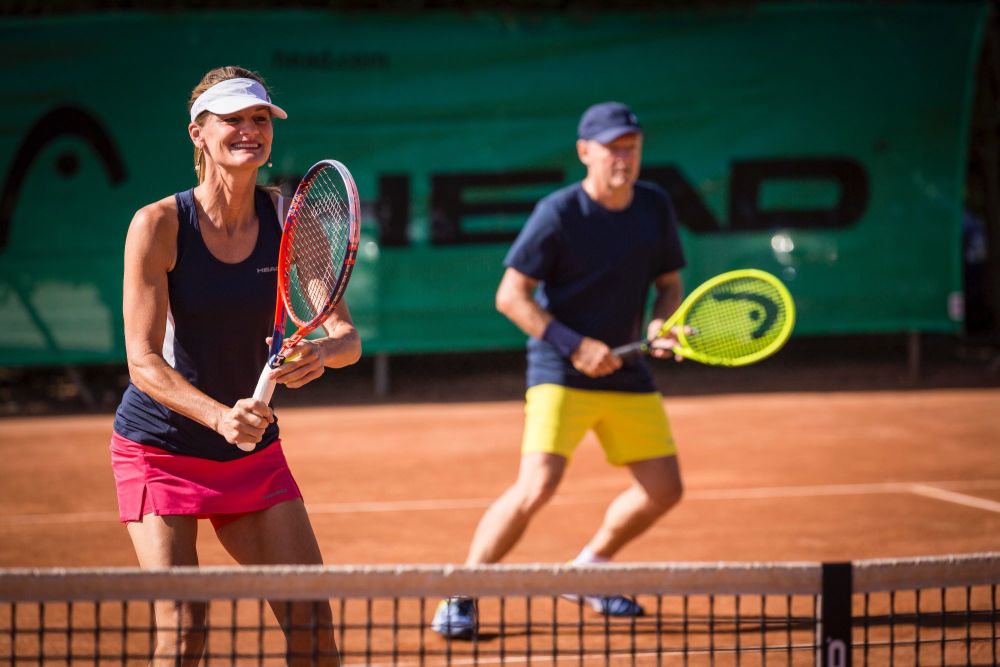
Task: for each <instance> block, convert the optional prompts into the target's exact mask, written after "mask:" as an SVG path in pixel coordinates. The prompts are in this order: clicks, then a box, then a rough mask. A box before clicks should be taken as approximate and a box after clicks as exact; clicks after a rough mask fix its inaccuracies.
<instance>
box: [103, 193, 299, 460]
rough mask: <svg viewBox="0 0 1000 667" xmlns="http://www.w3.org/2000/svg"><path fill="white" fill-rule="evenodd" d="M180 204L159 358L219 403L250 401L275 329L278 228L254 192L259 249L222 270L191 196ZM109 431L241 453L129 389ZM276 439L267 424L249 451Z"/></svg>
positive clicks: (222, 455)
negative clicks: (256, 442)
mask: <svg viewBox="0 0 1000 667" xmlns="http://www.w3.org/2000/svg"><path fill="white" fill-rule="evenodd" d="M174 198H175V199H176V201H177V217H178V222H179V223H180V224H179V225H178V230H177V261H176V264H175V266H174V268H173V270H172V271H170V273H168V274H167V285H168V291H169V295H170V312H169V313H168V315H167V330H166V335H165V336H164V341H163V357H164V359H166V361H167V363H168V364H170V366H172V367H173V368H174V369H175V370H177V372H179V373H180V374H181V375H182V376H184V379H186V380H187V381H188V382H190V383H191V384H192V385H194V386H195V387H197V388H198V389H200V390H201V391H203V392H204V393H206V394H208V395H209V396H211V397H212V398H214V399H215V400H217V401H219V402H220V403H223V404H224V405H233V404H234V403H236V401H237V400H239V399H241V398H247V397H249V396H252V395H253V390H254V387H255V386H256V385H257V378H258V377H259V376H260V371H261V369H262V368H264V364H265V362H266V361H267V345H266V344H265V342H264V339H265V338H266V337H267V336H269V335H271V330H272V328H273V325H274V299H275V293H276V289H277V280H278V266H277V265H278V248H279V246H280V244H281V226H280V224H279V223H278V216H277V214H276V213H275V210H274V205H273V203H272V201H271V198H270V196H269V195H268V194H267V193H266V192H264V191H262V190H259V189H258V190H257V191H256V192H255V193H254V206H255V208H256V211H257V219H258V221H259V223H258V229H257V243H256V245H255V246H254V249H253V252H251V253H250V256H249V257H247V258H246V259H245V260H243V261H242V262H239V263H236V264H227V263H225V262H222V261H220V260H218V259H216V258H215V256H213V255H212V253H211V252H209V250H208V247H207V246H206V245H205V241H204V239H202V236H201V229H200V227H199V225H198V212H197V208H196V207H195V202H194V192H193V190H188V191H186V192H180V193H178V194H176V195H174ZM114 430H115V432H116V433H118V434H119V435H121V436H123V437H125V438H128V439H129V440H132V441H135V442H139V443H142V444H144V445H153V446H156V447H162V448H163V449H165V450H167V451H170V452H174V453H176V454H184V455H187V456H196V457H199V458H205V459H212V460H215V461H229V460H232V459H237V458H240V457H243V456H250V455H252V454H253V452H249V453H248V452H244V451H242V450H241V449H240V448H239V447H237V446H236V445H232V444H230V443H228V442H226V440H225V438H223V437H222V436H221V435H219V434H218V433H216V432H215V431H213V430H211V429H209V428H206V427H204V426H202V425H201V424H199V423H198V422H196V421H194V420H193V419H189V418H188V417H185V416H184V415H181V414H178V413H177V412H174V411H173V410H170V409H169V408H167V407H166V406H164V405H162V404H161V403H159V402H158V401H156V400H154V399H153V398H151V397H150V396H149V395H147V394H146V393H144V392H143V391H141V390H140V389H139V388H138V387H136V386H135V385H134V384H131V383H129V386H128V388H127V389H126V390H125V393H124V395H123V397H122V401H121V404H120V405H119V406H118V410H117V412H116V413H115V422H114ZM277 438H278V422H277V420H275V422H274V423H273V424H271V425H270V426H268V428H267V430H266V431H265V432H264V436H263V438H262V439H261V441H260V443H259V444H258V445H257V448H256V449H255V450H254V451H260V450H261V449H263V448H264V447H267V446H268V445H270V444H271V443H273V442H274V441H275V440H276V439H277Z"/></svg>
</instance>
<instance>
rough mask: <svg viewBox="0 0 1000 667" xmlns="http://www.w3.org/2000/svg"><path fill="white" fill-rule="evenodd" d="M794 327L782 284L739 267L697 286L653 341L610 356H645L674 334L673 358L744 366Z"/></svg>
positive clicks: (774, 347)
mask: <svg viewBox="0 0 1000 667" xmlns="http://www.w3.org/2000/svg"><path fill="white" fill-rule="evenodd" d="M794 326H795V302H794V301H792V295H791V294H789V292H788V289H787V288H786V287H785V286H784V285H783V284H782V283H781V281H780V280H778V279H777V278H775V277H774V276H772V275H771V274H770V273H767V272H766V271H759V270H757V269H740V270H737V271H727V272H726V273H722V274H719V275H717V276H715V277H714V278H711V279H710V280H707V281H706V282H704V283H702V284H701V285H699V286H698V287H697V289H695V290H694V291H693V292H691V294H689V295H688V296H687V298H686V299H684V303H682V304H681V306H680V308H678V309H677V311H676V312H674V314H673V315H671V316H670V317H669V318H668V319H667V321H666V322H664V323H663V326H662V327H660V330H659V332H657V334H656V336H654V337H653V338H652V339H646V340H640V341H637V342H635V343H629V344H628V345H623V346H621V347H617V348H615V349H613V350H612V352H613V353H614V354H616V355H618V356H623V355H626V354H629V353H632V352H639V351H641V352H648V351H649V350H650V348H651V346H652V342H653V341H654V340H656V339H657V338H662V337H664V336H666V335H667V334H669V333H670V332H671V331H673V332H674V336H675V338H676V339H677V345H675V346H674V347H673V352H674V354H677V355H680V356H682V357H684V358H685V359H691V360H693V361H697V362H700V363H703V364H711V365H713V366H746V365H747V364H752V363H755V362H758V361H760V360H761V359H765V358H767V357H769V356H771V355H772V354H774V353H775V352H777V351H778V350H780V349H781V346H782V345H784V344H785V341H787V340H788V337H789V336H791V335H792V328H793V327H794Z"/></svg>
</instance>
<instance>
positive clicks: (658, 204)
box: [432, 102, 684, 638]
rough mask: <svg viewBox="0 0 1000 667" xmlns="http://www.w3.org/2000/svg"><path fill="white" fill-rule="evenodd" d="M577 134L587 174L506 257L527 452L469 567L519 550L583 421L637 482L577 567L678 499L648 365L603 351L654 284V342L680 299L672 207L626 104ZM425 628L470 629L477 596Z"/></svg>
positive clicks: (607, 609)
mask: <svg viewBox="0 0 1000 667" xmlns="http://www.w3.org/2000/svg"><path fill="white" fill-rule="evenodd" d="M578 136H579V139H578V140H577V142H576V150H577V155H578V157H579V159H580V161H581V162H582V163H583V165H584V166H585V167H586V170H587V173H586V177H585V178H584V179H583V181H582V182H580V183H575V184H573V185H570V186H568V187H565V188H563V189H561V190H558V191H556V192H554V193H552V194H550V195H549V196H547V197H545V198H544V199H542V200H541V201H540V202H539V203H538V205H537V206H536V207H535V210H534V212H533V213H532V215H531V217H530V218H529V220H528V222H527V224H526V225H525V227H524V229H523V230H522V231H521V233H520V234H519V236H518V237H517V239H516V240H515V241H514V244H513V246H512V247H511V249H510V251H509V253H508V254H507V257H506V259H505V260H504V264H505V266H506V271H505V273H504V275H503V278H502V279H501V282H500V286H499V288H498V290H497V295H496V306H497V309H498V310H499V311H500V312H501V313H503V314H504V315H506V316H507V317H508V318H509V319H510V320H511V321H512V322H514V323H515V324H516V325H517V326H518V327H520V328H521V329H522V330H523V331H524V332H525V333H527V334H528V335H529V336H530V339H529V341H528V373H527V384H528V390H527V394H526V406H525V415H526V418H525V427H524V438H523V442H522V449H521V453H522V458H521V464H520V471H519V473H518V477H517V480H516V481H515V482H514V484H513V485H512V486H511V487H510V488H508V489H507V490H506V491H505V492H504V493H503V494H502V495H501V496H500V498H498V499H497V500H496V501H495V502H494V503H493V505H492V506H490V508H489V509H488V510H487V511H486V513H485V514H484V515H483V517H482V519H481V520H480V522H479V526H478V527H477V528H476V532H475V535H474V536H473V538H472V544H471V546H470V548H469V553H468V557H467V559H466V564H467V565H470V566H471V565H478V564H482V563H494V562H497V561H499V560H500V559H501V558H503V556H504V555H505V554H506V553H507V552H509V551H510V550H511V549H512V548H513V547H514V545H515V544H516V543H517V541H518V539H519V538H520V537H521V535H522V534H523V533H524V530H525V529H526V528H527V526H528V523H529V521H530V520H531V518H532V517H533V516H534V515H535V513H536V512H537V511H538V510H539V509H541V507H542V506H543V505H544V504H545V503H546V502H547V501H548V500H549V499H550V498H551V497H552V495H553V493H554V492H555V490H556V487H557V486H558V485H559V482H560V480H561V479H562V476H563V472H564V471H565V469H566V466H567V463H568V461H569V458H570V456H571V455H572V454H573V451H574V449H575V448H576V446H577V445H578V443H579V441H580V440H581V439H582V438H583V436H584V434H585V433H586V432H587V431H588V430H589V429H593V430H594V431H595V433H596V434H597V437H598V439H599V440H600V442H601V445H602V447H603V448H604V451H605V456H606V458H607V460H608V461H609V462H610V463H611V464H612V465H618V466H626V467H628V469H629V471H630V472H631V474H632V478H633V483H632V485H631V486H630V487H629V488H628V489H627V490H625V491H624V492H623V493H622V494H621V495H619V496H618V497H617V498H616V499H615V500H614V501H613V502H612V503H611V505H610V507H608V509H607V512H606V514H605V516H604V520H603V523H602V524H601V526H600V528H599V529H598V530H597V532H596V534H595V535H594V536H593V537H592V538H591V540H590V541H589V542H588V543H587V545H586V546H584V548H583V550H582V551H581V552H580V554H579V555H578V556H577V557H576V559H575V560H574V561H573V562H574V563H576V564H586V563H601V562H606V561H608V560H610V559H611V558H612V557H613V556H614V555H615V553H617V552H618V551H619V550H620V549H621V548H622V547H623V546H624V545H625V544H626V543H627V542H629V541H630V540H632V539H633V538H635V537H637V536H638V535H640V534H641V533H642V532H643V531H645V530H646V529H647V528H649V527H650V526H651V525H652V524H653V523H654V522H655V521H656V520H657V519H658V518H660V517H661V516H663V515H664V514H665V513H666V512H667V511H668V510H669V509H670V508H671V507H673V506H674V505H675V504H676V503H677V502H678V501H679V500H680V497H681V493H682V486H681V479H680V470H679V467H678V463H677V456H676V453H677V452H676V448H675V446H674V442H673V437H672V436H671V432H670V426H669V423H668V421H667V417H666V414H665V412H664V409H663V401H662V397H661V395H660V394H659V393H658V392H657V391H656V388H655V385H654V382H653V378H652V374H651V373H650V370H649V366H648V363H647V361H646V359H645V358H644V357H642V355H634V356H631V357H630V358H625V359H622V358H619V357H618V356H616V355H614V354H613V353H612V352H611V349H612V348H613V347H615V346H618V345H622V344H624V343H627V342H630V341H633V340H636V339H638V338H640V337H642V336H641V327H642V318H643V316H644V312H645V307H646V304H647V297H648V294H649V287H650V285H653V286H654V288H655V293H656V294H655V300H654V302H653V312H652V320H651V321H650V322H649V324H648V325H647V327H646V333H647V335H648V336H649V337H652V335H653V334H654V333H655V332H656V331H658V330H659V328H660V326H661V325H662V324H663V322H664V320H665V318H667V317H668V316H669V315H670V314H671V313H672V312H673V311H674V310H676V308H677V307H678V306H679V305H680V302H681V296H682V286H681V278H680V273H679V271H680V269H681V268H683V266H684V255H683V251H682V249H681V244H680V240H679V237H678V233H677V225H676V221H675V219H674V214H673V209H672V207H671V204H670V200H669V198H668V196H667V194H666V193H665V192H664V191H663V190H661V189H660V188H658V187H656V186H654V185H652V184H650V183H645V182H642V181H637V176H638V173H639V167H640V163H641V159H642V141H643V133H642V127H641V126H640V124H639V121H638V119H637V118H636V116H635V114H634V113H633V112H632V110H631V109H629V107H627V106H626V105H624V104H621V103H618V102H604V103H601V104H596V105H594V106H592V107H590V108H589V109H587V110H586V112H585V113H584V114H583V116H582V117H581V119H580V124H579V128H578ZM675 344H676V342H675V341H674V340H673V339H672V337H670V336H668V337H666V338H664V339H661V340H660V341H658V342H657V343H656V348H655V349H654V350H653V355H654V356H657V357H666V356H670V354H671V352H670V348H671V347H672V346H673V345H675ZM585 601H586V602H587V603H588V604H589V605H590V606H591V607H592V608H593V609H594V610H595V611H597V612H599V613H602V614H606V615H610V616H639V615H642V614H643V613H644V612H643V609H642V607H641V606H640V605H639V604H638V603H637V602H636V601H635V600H633V599H631V598H628V597H624V596H610V597H601V598H587V599H586V600H585ZM432 627H433V629H434V630H435V631H437V632H439V633H440V634H442V635H445V636H448V637H463V638H465V637H469V636H471V635H472V634H474V633H475V632H476V628H477V618H476V603H475V601H474V600H472V599H469V598H460V597H456V598H449V599H447V600H444V601H442V602H441V604H440V605H439V606H438V608H437V611H436V613H435V616H434V621H433V623H432Z"/></svg>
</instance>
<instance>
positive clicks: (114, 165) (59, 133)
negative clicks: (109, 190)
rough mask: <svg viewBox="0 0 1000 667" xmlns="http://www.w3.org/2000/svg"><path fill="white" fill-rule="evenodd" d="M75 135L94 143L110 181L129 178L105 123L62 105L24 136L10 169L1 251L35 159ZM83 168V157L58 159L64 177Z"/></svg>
mask: <svg viewBox="0 0 1000 667" xmlns="http://www.w3.org/2000/svg"><path fill="white" fill-rule="evenodd" d="M65 135H73V136H77V137H80V138H81V139H83V140H84V141H85V142H87V143H88V144H90V147H91V148H92V149H93V150H94V153H96V155H97V156H98V157H99V158H100V160H101V162H102V163H103V164H104V169H105V171H107V174H108V180H109V181H110V182H111V184H112V185H118V184H120V183H122V182H123V181H124V180H125V164H124V162H123V161H122V157H121V153H119V151H118V148H117V146H116V145H115V143H114V141H113V140H112V138H111V135H110V134H108V132H107V130H106V129H105V128H104V126H103V125H102V124H101V123H100V122H98V121H97V119H96V118H95V117H94V116H92V115H91V114H90V113H88V112H87V111H85V110H83V109H80V108H79V107H72V106H64V107H58V108H55V109H53V110H51V111H49V112H48V113H47V114H45V115H44V116H42V117H41V118H39V119H38V122H36V123H35V124H34V125H33V126H32V128H31V129H30V130H29V131H28V135H27V136H26V137H25V138H24V141H23V142H22V143H21V145H20V147H18V149H17V153H15V155H14V159H13V160H12V161H11V164H10V168H9V169H8V170H7V178H6V180H5V182H4V186H3V194H2V195H0V251H2V250H3V249H4V248H6V247H7V241H8V239H9V238H10V228H11V224H12V223H13V219H14V211H15V210H16V208H17V203H18V200H19V198H20V196H21V186H22V185H23V184H24V179H25V177H26V176H27V174H28V170H29V168H30V167H31V165H32V163H33V162H34V161H35V159H36V158H37V157H38V156H39V155H40V154H41V152H42V150H43V149H44V148H45V146H46V145H48V144H49V143H50V142H52V140H53V139H56V138H59V137H63V136H65ZM79 167H80V158H79V156H78V155H76V154H75V153H73V152H70V151H66V152H64V153H62V154H61V155H59V157H58V158H57V160H56V171H57V173H58V174H59V175H60V176H62V177H69V176H72V175H73V174H75V173H76V172H77V171H78V170H79Z"/></svg>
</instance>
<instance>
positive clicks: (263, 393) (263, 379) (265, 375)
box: [236, 364, 274, 452]
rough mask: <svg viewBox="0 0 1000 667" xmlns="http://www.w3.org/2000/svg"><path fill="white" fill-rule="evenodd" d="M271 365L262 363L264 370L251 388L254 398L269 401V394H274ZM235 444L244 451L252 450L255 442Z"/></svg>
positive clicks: (268, 402) (255, 445)
mask: <svg viewBox="0 0 1000 667" xmlns="http://www.w3.org/2000/svg"><path fill="white" fill-rule="evenodd" d="M270 376H271V365H270V364H264V370H262V371H261V372H260V378H258V379H257V388H256V389H254V390H253V397H254V399H255V400H258V401H263V402H264V403H267V404H270V403H271V396H273V395H274V380H272V379H271V377H270ZM236 446H237V447H239V448H240V449H242V450H243V451H244V452H252V451H253V450H254V449H255V448H256V447H257V444H256V443H252V442H239V443H236Z"/></svg>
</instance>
